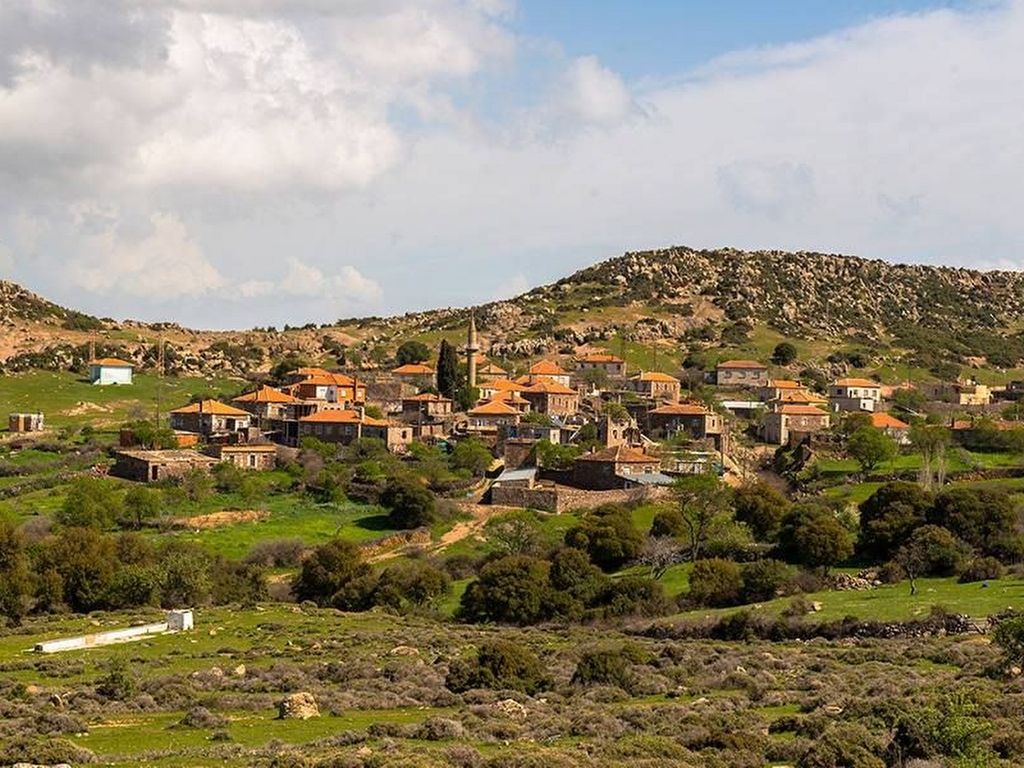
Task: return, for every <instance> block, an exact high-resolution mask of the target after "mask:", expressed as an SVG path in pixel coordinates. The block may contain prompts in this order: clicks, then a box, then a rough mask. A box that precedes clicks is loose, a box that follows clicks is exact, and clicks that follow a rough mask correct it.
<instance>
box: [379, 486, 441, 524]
mask: <svg viewBox="0 0 1024 768" xmlns="http://www.w3.org/2000/svg"><path fill="white" fill-rule="evenodd" d="M380 503H381V505H382V506H384V507H386V508H387V509H389V510H391V511H390V512H389V513H388V525H390V526H391V527H392V528H402V529H408V528H420V527H423V526H428V525H430V524H432V523H433V522H435V520H436V519H437V501H436V499H435V498H434V494H433V493H431V492H430V491H429V490H428V489H427V488H425V487H424V486H423V485H422V484H421V483H420V482H419V480H418V479H417V478H415V477H412V476H410V475H400V476H398V477H393V478H391V480H389V481H388V484H387V486H385V488H384V491H383V492H382V493H381V495H380Z"/></svg>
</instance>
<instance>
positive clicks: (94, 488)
mask: <svg viewBox="0 0 1024 768" xmlns="http://www.w3.org/2000/svg"><path fill="white" fill-rule="evenodd" d="M123 509H124V495H123V494H122V492H121V489H120V487H119V486H118V484H117V483H115V482H114V481H113V480H106V479H101V478H96V477H76V478H75V479H74V480H72V481H71V485H70V486H69V487H68V494H67V496H66V497H65V498H64V503H63V505H61V508H60V510H59V511H58V512H57V515H56V517H57V522H59V523H60V524H61V525H65V526H68V527H69V528H71V527H88V528H109V527H110V526H111V525H113V523H114V521H115V520H116V519H117V518H118V517H120V516H121V513H122V511H123Z"/></svg>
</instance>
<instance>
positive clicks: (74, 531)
mask: <svg viewBox="0 0 1024 768" xmlns="http://www.w3.org/2000/svg"><path fill="white" fill-rule="evenodd" d="M116 562H117V553H116V549H115V545H114V540H113V539H112V538H108V537H105V536H103V535H101V534H100V533H99V532H98V531H96V530H93V529H92V528H68V529H67V530H64V531H61V532H60V533H59V534H58V535H57V536H56V537H55V538H54V539H53V540H51V541H50V542H49V543H48V544H47V546H46V548H45V550H43V552H42V553H41V556H40V562H39V564H38V570H39V571H40V572H41V573H49V572H53V573H55V574H56V575H57V576H58V577H59V581H60V584H59V586H60V590H59V591H60V593H61V595H62V596H63V600H64V601H65V602H66V603H67V604H68V606H69V607H70V608H71V609H72V610H73V611H77V612H79V613H88V612H89V611H93V610H96V609H98V608H104V607H106V594H107V589H108V587H109V586H110V583H111V581H112V580H113V577H114V570H115V564H116ZM50 578H51V577H47V579H45V580H44V581H48V580H49V579H50ZM48 586H49V585H48ZM54 586H56V585H54Z"/></svg>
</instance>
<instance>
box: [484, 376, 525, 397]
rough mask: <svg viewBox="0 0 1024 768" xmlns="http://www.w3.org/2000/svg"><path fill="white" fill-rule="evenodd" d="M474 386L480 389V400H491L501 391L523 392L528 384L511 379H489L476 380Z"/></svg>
mask: <svg viewBox="0 0 1024 768" xmlns="http://www.w3.org/2000/svg"><path fill="white" fill-rule="evenodd" d="M476 387H477V389H478V390H480V399H481V400H493V399H494V397H495V396H496V395H498V394H499V393H501V392H525V391H526V390H527V388H528V387H529V384H520V383H519V382H518V381H512V380H511V379H490V380H488V381H481V382H478V383H477V385H476Z"/></svg>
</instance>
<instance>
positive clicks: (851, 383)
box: [832, 379, 882, 389]
mask: <svg viewBox="0 0 1024 768" xmlns="http://www.w3.org/2000/svg"><path fill="white" fill-rule="evenodd" d="M832 386H834V387H875V388H876V389H880V388H881V386H882V385H881V384H879V383H878V382H877V381H872V380H871V379H836V382H835V384H833V385H832Z"/></svg>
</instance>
